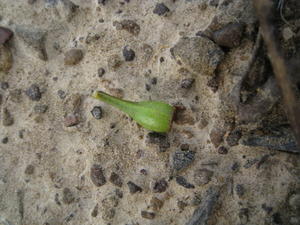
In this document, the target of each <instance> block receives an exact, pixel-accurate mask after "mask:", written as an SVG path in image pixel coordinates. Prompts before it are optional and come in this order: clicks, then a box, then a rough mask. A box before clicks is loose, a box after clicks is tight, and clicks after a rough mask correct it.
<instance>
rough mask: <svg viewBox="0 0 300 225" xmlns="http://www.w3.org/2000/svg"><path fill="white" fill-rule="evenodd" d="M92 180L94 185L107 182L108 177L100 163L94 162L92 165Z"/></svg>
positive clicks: (98, 185)
mask: <svg viewBox="0 0 300 225" xmlns="http://www.w3.org/2000/svg"><path fill="white" fill-rule="evenodd" d="M90 173H91V180H92V182H93V184H94V185H96V186H97V187H100V186H102V185H104V184H105V183H106V178H105V176H104V172H103V169H102V167H101V166H100V165H98V164H93V165H92V167H91V172H90Z"/></svg>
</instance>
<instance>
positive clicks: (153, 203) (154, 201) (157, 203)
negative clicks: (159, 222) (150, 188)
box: [150, 197, 164, 211]
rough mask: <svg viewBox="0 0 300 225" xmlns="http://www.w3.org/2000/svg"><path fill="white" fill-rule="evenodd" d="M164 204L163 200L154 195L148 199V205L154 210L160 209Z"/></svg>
mask: <svg viewBox="0 0 300 225" xmlns="http://www.w3.org/2000/svg"><path fill="white" fill-rule="evenodd" d="M163 205H164V202H163V201H162V200H160V199H158V198H156V197H152V198H151V200H150V207H151V208H152V209H153V210H154V211H158V210H160V209H161V208H162V207H163Z"/></svg>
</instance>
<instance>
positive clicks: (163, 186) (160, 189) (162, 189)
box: [153, 179, 169, 193]
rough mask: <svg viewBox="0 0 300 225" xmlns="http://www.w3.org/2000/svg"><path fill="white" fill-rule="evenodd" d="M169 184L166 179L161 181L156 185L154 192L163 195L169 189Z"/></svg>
mask: <svg viewBox="0 0 300 225" xmlns="http://www.w3.org/2000/svg"><path fill="white" fill-rule="evenodd" d="M168 186H169V185H168V182H167V181H166V180H165V179H160V180H158V181H156V182H155V183H154V186H153V192H154V193H162V192H165V191H166V190H167V188H168Z"/></svg>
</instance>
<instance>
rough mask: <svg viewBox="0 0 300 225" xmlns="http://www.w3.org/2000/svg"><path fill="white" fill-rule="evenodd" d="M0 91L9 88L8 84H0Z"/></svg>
mask: <svg viewBox="0 0 300 225" xmlns="http://www.w3.org/2000/svg"><path fill="white" fill-rule="evenodd" d="M1 88H2V90H7V89H8V88H9V84H8V83H7V82H1Z"/></svg>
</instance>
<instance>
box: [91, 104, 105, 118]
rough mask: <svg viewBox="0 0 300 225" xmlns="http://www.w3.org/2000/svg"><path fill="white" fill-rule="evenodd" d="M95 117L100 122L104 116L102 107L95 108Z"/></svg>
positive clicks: (93, 113)
mask: <svg viewBox="0 0 300 225" xmlns="http://www.w3.org/2000/svg"><path fill="white" fill-rule="evenodd" d="M91 113H92V115H93V117H94V118H95V119H97V120H100V119H101V118H102V116H103V112H102V108H101V107H100V106H95V107H94V108H93V109H92V111H91Z"/></svg>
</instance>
